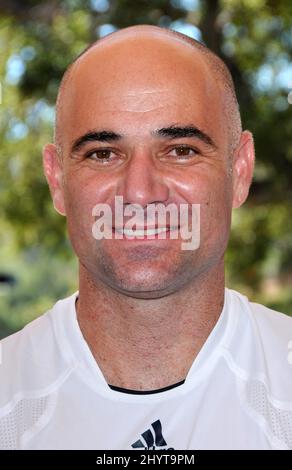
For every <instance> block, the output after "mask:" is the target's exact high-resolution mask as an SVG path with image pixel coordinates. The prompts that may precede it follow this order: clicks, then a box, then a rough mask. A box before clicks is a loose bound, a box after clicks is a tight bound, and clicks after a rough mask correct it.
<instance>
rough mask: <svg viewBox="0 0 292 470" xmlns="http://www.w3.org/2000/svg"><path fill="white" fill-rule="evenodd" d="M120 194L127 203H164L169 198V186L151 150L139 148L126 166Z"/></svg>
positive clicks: (145, 204) (144, 205)
mask: <svg viewBox="0 0 292 470" xmlns="http://www.w3.org/2000/svg"><path fill="white" fill-rule="evenodd" d="M119 195H122V196H123V198H124V203H125V204H139V205H140V206H142V207H147V205H148V204H153V203H158V202H160V203H164V202H166V201H167V199H168V198H169V188H168V186H167V183H166V181H165V178H164V177H163V174H162V171H161V170H160V169H158V168H157V165H155V162H154V161H153V157H152V155H151V151H149V150H147V149H139V150H138V149H137V150H135V151H134V152H133V154H132V155H131V158H130V160H129V162H128V164H127V166H126V167H125V171H124V174H123V179H122V181H121V183H120V187H119Z"/></svg>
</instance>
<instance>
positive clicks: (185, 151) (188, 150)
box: [170, 145, 199, 158]
mask: <svg viewBox="0 0 292 470" xmlns="http://www.w3.org/2000/svg"><path fill="white" fill-rule="evenodd" d="M198 153H199V152H198V151H197V150H196V149H194V148H192V147H187V146H184V145H180V146H178V147H175V148H173V149H172V150H171V151H170V155H171V156H174V157H183V158H188V157H193V156H195V155H198Z"/></svg>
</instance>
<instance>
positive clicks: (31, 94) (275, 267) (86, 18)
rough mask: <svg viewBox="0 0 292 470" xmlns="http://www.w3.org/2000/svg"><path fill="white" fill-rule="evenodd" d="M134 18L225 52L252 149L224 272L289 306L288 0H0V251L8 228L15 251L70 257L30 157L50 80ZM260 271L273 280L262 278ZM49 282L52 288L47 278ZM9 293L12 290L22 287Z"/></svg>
mask: <svg viewBox="0 0 292 470" xmlns="http://www.w3.org/2000/svg"><path fill="white" fill-rule="evenodd" d="M142 23H147V24H158V25H160V26H163V27H167V28H172V29H176V30H179V31H181V32H185V33H186V34H190V35H192V36H193V37H195V38H198V39H201V40H202V41H203V42H205V44H206V45H207V46H209V47H210V48H211V49H212V50H214V51H215V52H216V53H217V54H219V55H220V56H221V57H222V58H223V60H224V61H225V62H226V63H227V65H228V67H229V69H230V71H231V73H232V75H233V78H234V81H235V86H236V89H237V94H238V98H239V102H240V107H241V113H242V118H243V123H244V127H245V128H249V129H250V130H251V131H252V132H253V133H254V135H255V142H256V153H257V167H256V171H255V177H254V183H253V186H252V190H251V195H250V198H249V201H248V203H247V204H246V205H245V207H244V208H242V209H240V210H237V211H235V214H234V221H233V235H232V238H231V241H230V248H229V250H228V253H227V266H228V270H227V277H228V280H229V284H231V285H232V286H234V287H238V286H239V287H240V288H241V290H243V291H245V292H247V293H248V294H249V295H251V296H253V297H254V298H256V299H258V300H263V301H265V302H268V303H270V304H271V305H273V306H274V307H278V308H280V309H281V308H283V309H286V311H287V312H291V310H292V293H291V289H290V283H291V272H292V238H291V236H290V233H291V228H292V227H291V224H292V222H291V220H292V209H291V207H292V206H291V198H292V172H291V161H292V146H291V135H292V119H291V106H290V107H289V104H288V101H287V95H288V92H289V82H290V88H291V89H292V65H291V57H292V3H291V2H287V1H286V0H278V1H275V0H266V1H265V0H241V1H238V0H222V1H219V0H201V1H199V0H154V1H146V0H139V1H135V2H133V1H130V0H111V1H110V0H84V1H81V0H61V1H57V0H54V1H51V0H50V1H46V0H44V1H35V0H11V1H8V0H0V46H1V56H0V74H1V84H2V104H1V106H0V113H1V121H0V138H1V148H0V154H1V155H0V174H1V183H0V206H1V208H2V210H3V219H2V220H3V222H2V224H3V226H4V225H5V235H3V233H4V232H3V230H2V240H1V246H2V253H3V250H4V249H5V244H7V238H9V243H11V244H12V245H13V247H14V248H13V250H14V254H15V253H16V252H17V253H19V256H20V257H21V256H26V254H27V253H30V252H31V251H33V252H34V253H35V251H36V250H38V249H37V247H38V246H39V247H41V248H39V253H42V254H41V255H40V256H42V257H44V258H46V256H45V255H44V253H43V250H44V249H46V250H47V251H46V252H47V253H48V254H49V256H50V255H51V254H54V256H55V258H56V259H58V260H59V263H60V266H62V263H64V259H66V260H68V262H69V260H70V259H72V254H71V252H70V249H69V244H68V242H67V239H66V236H65V221H64V219H63V218H62V217H60V216H58V215H57V214H56V213H55V212H54V210H53V207H52V203H51V200H50V196H49V192H48V189H47V185H46V182H45V180H44V177H43V175H42V167H41V148H42V145H43V144H44V143H45V142H47V141H50V140H52V126H53V118H54V102H55V99H56V94H57V89H58V84H59V82H60V79H61V77H62V74H63V72H64V70H65V69H66V67H67V66H68V64H69V63H70V62H71V61H72V60H73V59H74V58H75V57H76V56H77V55H78V54H79V53H80V52H81V51H82V50H83V49H84V48H85V47H86V46H87V45H88V43H90V42H92V41H94V40H96V39H97V38H98V37H100V36H103V35H105V34H108V33H109V32H112V31H114V30H115V29H118V28H122V27H126V26H128V25H133V24H142ZM1 228H2V227H1ZM7 233H9V237H7ZM13 250H12V251H13ZM6 251H7V250H6ZM3 256H5V254H4V253H3V254H2V257H3ZM62 260H63V261H62ZM23 262H24V261H23ZM14 263H16V264H14V265H13V266H14V270H15V269H17V268H16V266H17V261H14ZM3 266H4V264H3V262H2V267H1V265H0V269H3ZM37 266H38V268H37V269H41V268H40V265H37ZM55 268H56V266H55ZM74 273H75V271H74ZM12 274H13V273H12ZM74 275H75V274H74ZM68 276H70V274H68ZM270 279H272V280H273V284H271V283H270V284H269V283H267V281H269V280H270ZM44 283H45V279H44ZM277 283H279V285H278V284H277ZM36 285H37V283H36V284H35V286H36ZM66 285H70V286H72V283H71V284H70V282H69V281H68V282H67V284H66V282H65V283H64V289H63V292H65V291H66ZM39 287H40V286H39V285H38V289H39ZM51 289H52V297H54V295H55V291H54V289H55V290H56V289H57V288H53V286H52V287H51ZM13 292H16V291H13ZM269 292H273V296H270V297H267V294H269ZM11 295H12V294H11ZM11 295H10V296H8V297H7V296H6V299H7V298H8V299H10V300H11V298H12V297H11ZM13 295H14V294H13ZM15 295H16V294H15ZM34 295H36V296H37V292H36V293H35V294H34ZM16 298H17V299H18V301H19V302H21V299H23V291H22V290H21V289H20V290H19V293H18V294H17V295H16ZM7 302H8V301H7ZM7 302H6V304H5V305H6V307H5V308H6V309H9V308H10V307H9V305H8V304H7ZM15 302H16V301H15ZM15 302H14V305H15ZM30 302H31V304H30V305H33V300H32V299H30ZM8 303H9V302H8ZM0 306H1V303H0ZM3 308H4V307H3Z"/></svg>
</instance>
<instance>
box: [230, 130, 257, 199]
mask: <svg viewBox="0 0 292 470" xmlns="http://www.w3.org/2000/svg"><path fill="white" fill-rule="evenodd" d="M254 161H255V151H254V144H253V137H252V134H251V132H249V131H244V132H242V134H241V137H240V141H239V144H238V147H237V149H236V150H235V152H234V156H233V201H232V207H233V208H237V207H240V206H241V205H242V204H243V203H244V201H245V200H246V198H247V196H248V193H249V188H250V185H251V183H252V177H253V169H254Z"/></svg>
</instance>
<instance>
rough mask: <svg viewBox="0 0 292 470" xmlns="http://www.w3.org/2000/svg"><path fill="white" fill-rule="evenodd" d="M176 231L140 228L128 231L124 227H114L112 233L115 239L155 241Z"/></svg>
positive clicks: (160, 228)
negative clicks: (115, 236)
mask: <svg viewBox="0 0 292 470" xmlns="http://www.w3.org/2000/svg"><path fill="white" fill-rule="evenodd" d="M174 230H178V227H171V226H169V227H167V226H165V227H140V228H136V229H134V230H133V229H129V228H126V227H114V228H113V233H114V234H117V235H118V237H117V238H127V239H135V238H139V239H151V240H153V239H156V238H159V236H161V238H163V239H164V238H166V237H167V234H168V233H170V232H172V231H174Z"/></svg>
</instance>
